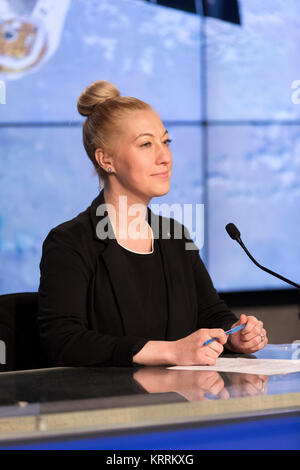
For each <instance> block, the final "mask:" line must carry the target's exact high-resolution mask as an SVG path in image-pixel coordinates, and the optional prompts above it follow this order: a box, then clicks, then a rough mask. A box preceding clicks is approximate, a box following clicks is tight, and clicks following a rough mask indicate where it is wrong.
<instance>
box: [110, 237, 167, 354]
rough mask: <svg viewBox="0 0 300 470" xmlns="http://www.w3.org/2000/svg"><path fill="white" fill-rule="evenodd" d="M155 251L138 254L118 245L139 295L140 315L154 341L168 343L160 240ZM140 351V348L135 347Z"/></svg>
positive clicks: (149, 336)
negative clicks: (165, 341)
mask: <svg viewBox="0 0 300 470" xmlns="http://www.w3.org/2000/svg"><path fill="white" fill-rule="evenodd" d="M153 245H154V246H153V252H151V253H137V252H134V251H130V250H128V249H127V248H124V247H123V246H121V245H120V244H119V243H117V247H118V251H119V259H120V265H122V269H124V271H125V272H126V273H127V274H128V278H129V279H130V282H131V283H132V285H133V286H135V288H136V296H137V297H138V299H137V300H138V301H139V303H140V304H142V306H143V311H142V312H141V315H142V316H143V318H144V320H145V324H146V325H145V330H146V331H147V332H148V334H147V336H148V338H150V339H151V340H161V341H163V340H166V331H167V323H168V306H167V295H166V283H165V275H164V271H163V266H162V260H161V254H160V250H159V245H158V243H157V240H154V243H153ZM136 349H137V348H136Z"/></svg>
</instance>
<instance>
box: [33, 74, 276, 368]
mask: <svg viewBox="0 0 300 470" xmlns="http://www.w3.org/2000/svg"><path fill="white" fill-rule="evenodd" d="M78 111H79V113H80V114H81V115H83V116H85V117H86V118H87V119H86V121H85V122H84V125H83V143H84V146H85V149H86V152H87V154H88V156H89V158H90V159H91V161H92V163H93V165H94V167H95V169H96V171H97V173H98V175H99V177H100V179H101V181H102V182H103V189H102V190H101V192H100V194H99V195H98V196H97V197H96V199H95V200H94V201H93V202H92V204H91V206H90V207H89V208H88V209H87V210H86V211H84V212H82V213H80V214H79V215H78V216H77V217H75V218H74V219H72V220H70V221H68V222H65V223H63V224H61V225H59V226H58V227H56V228H54V229H52V230H51V231H50V233H49V234H48V236H47V238H46V239H45V241H44V244H43V253H42V259H41V263H40V269H41V279H40V287H39V327H40V335H41V341H42V345H43V347H44V349H45V352H46V354H47V355H48V357H49V359H50V361H51V364H53V365H58V366H76V365H78V366H85V365H116V366H118V365H134V364H141V365H164V364H170V365H193V364H208V365H213V364H215V361H216V359H217V357H218V356H219V355H220V353H221V352H222V351H223V348H224V347H225V348H227V349H229V350H231V351H236V352H242V353H252V352H255V351H257V350H259V349H261V348H263V347H264V346H265V345H266V344H267V341H268V340H267V335H266V331H265V330H264V328H263V324H262V322H261V321H259V320H258V319H256V318H255V317H253V316H249V317H246V316H245V315H242V316H241V317H240V319H239V320H237V318H236V316H235V315H234V314H233V313H232V312H231V311H230V310H229V309H228V307H227V306H226V305H225V304H224V302H223V301H222V300H221V299H220V297H219V296H218V294H217V293H216V291H215V289H214V287H213V285H212V282H211V280H210V277H209V275H208V273H207V271H206V268H205V266H204V264H203V262H202V261H201V258H200V256H199V251H198V249H197V247H196V246H195V245H194V249H193V250H191V249H189V250H186V249H185V248H186V243H187V242H188V243H189V244H190V243H192V241H191V240H190V238H189V235H188V232H187V230H186V228H185V227H184V226H182V225H181V224H179V223H178V222H176V221H175V220H174V219H167V218H164V217H161V216H158V215H155V214H153V213H152V211H151V210H150V209H149V208H148V204H149V202H150V200H151V198H153V197H156V196H162V195H164V194H166V193H167V192H168V191H169V189H170V178H171V169H172V155H171V150H170V147H169V143H170V141H169V138H168V131H167V130H166V129H165V127H164V125H163V123H162V121H161V119H160V118H159V116H158V115H157V113H156V112H155V111H154V110H153V109H152V108H151V106H150V105H148V104H146V103H144V102H142V101H140V100H138V99H136V98H131V97H121V96H120V93H119V91H118V90H117V89H116V88H115V87H114V86H113V85H112V84H110V83H108V82H103V81H97V82H94V83H92V84H91V85H90V86H89V87H88V88H87V89H86V90H85V91H84V92H83V93H82V94H81V96H80V97H79V100H78ZM137 213H138V216H137ZM178 229H180V230H181V232H180V233H181V234H182V236H181V237H178ZM241 323H246V327H245V328H244V329H243V330H242V331H240V332H238V333H235V334H233V335H231V336H230V337H229V338H228V337H227V336H226V335H225V333H224V330H227V329H230V328H232V327H233V326H236V325H239V324H241ZM210 338H217V340H216V341H213V342H212V343H210V344H209V345H207V346H203V343H204V342H205V341H206V340H208V339H210Z"/></svg>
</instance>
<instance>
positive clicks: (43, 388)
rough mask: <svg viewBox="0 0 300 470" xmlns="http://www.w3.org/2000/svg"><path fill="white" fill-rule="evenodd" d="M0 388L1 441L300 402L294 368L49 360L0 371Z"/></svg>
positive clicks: (199, 418)
mask: <svg viewBox="0 0 300 470" xmlns="http://www.w3.org/2000/svg"><path fill="white" fill-rule="evenodd" d="M294 352H295V348H294V347H293V345H276V346H274V345H268V346H267V347H266V348H265V349H264V350H263V351H260V352H259V353H258V354H257V357H260V358H261V357H264V358H268V357H269V358H270V357H275V358H285V359H290V358H291V357H292V354H293V353H294ZM0 390H1V395H0V442H1V440H2V441H4V440H7V439H9V438H12V437H14V438H20V437H22V436H24V435H25V434H24V433H27V434H28V433H29V434H30V435H31V436H33V435H35V436H38V435H40V434H41V433H42V434H43V435H45V433H46V434H47V433H50V434H51V433H52V434H55V435H59V434H63V433H66V432H71V431H72V433H74V432H84V431H90V430H106V431H107V430H109V429H121V428H122V429H124V428H138V427H139V426H152V425H157V424H164V425H165V424H172V423H180V422H181V423H187V422H209V421H211V420H215V419H229V418H230V419H233V418H241V417H245V416H262V415H264V414H270V413H278V412H288V411H291V410H292V411H296V410H299V409H300V393H299V392H300V373H294V374H288V375H282V376H281V375H276V376H269V377H268V376H264V375H252V374H241V373H222V372H216V371H190V370H172V369H167V368H166V367H132V368H122V367H106V368H105V367H98V368H96V367H80V368H53V369H43V370H35V371H24V372H22V371H20V372H8V373H2V374H0Z"/></svg>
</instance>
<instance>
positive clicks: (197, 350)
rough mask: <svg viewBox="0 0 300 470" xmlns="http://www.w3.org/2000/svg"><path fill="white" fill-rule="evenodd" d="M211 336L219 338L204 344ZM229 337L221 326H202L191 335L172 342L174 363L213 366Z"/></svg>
mask: <svg viewBox="0 0 300 470" xmlns="http://www.w3.org/2000/svg"><path fill="white" fill-rule="evenodd" d="M211 338H218V340H217V341H213V342H212V343H210V344H208V345H207V346H203V343H205V341H207V340H209V339H211ZM227 339H228V338H227V336H226V335H225V332H224V330H222V329H221V328H214V329H206V328H201V329H200V330H197V331H195V332H194V333H192V334H190V335H189V336H186V337H185V338H182V339H179V340H177V341H173V342H172V343H171V344H172V350H173V351H172V364H174V365H178V366H184V365H189V366H192V365H209V366H213V365H214V364H215V363H216V360H217V358H218V356H219V355H220V354H221V352H222V351H223V349H224V348H223V344H225V343H226V341H227Z"/></svg>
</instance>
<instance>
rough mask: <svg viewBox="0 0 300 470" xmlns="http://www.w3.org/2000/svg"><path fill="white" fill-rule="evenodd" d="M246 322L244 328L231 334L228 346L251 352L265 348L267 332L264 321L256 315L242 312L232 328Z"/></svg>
mask: <svg viewBox="0 0 300 470" xmlns="http://www.w3.org/2000/svg"><path fill="white" fill-rule="evenodd" d="M242 323H246V326H245V328H244V329H243V330H240V331H238V332H237V333H233V334H232V335H230V336H229V338H228V341H227V345H226V347H227V348H228V349H230V350H231V351H234V352H240V353H245V354H251V353H254V352H255V351H259V350H260V349H263V348H264V347H265V346H266V344H267V343H268V338H267V332H266V330H265V329H264V328H263V322H262V321H260V320H258V319H257V318H256V317H253V316H249V317H247V316H246V315H244V314H242V315H241V316H240V319H239V321H238V322H236V323H234V324H233V325H232V327H231V328H234V327H235V326H238V325H241V324H242Z"/></svg>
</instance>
